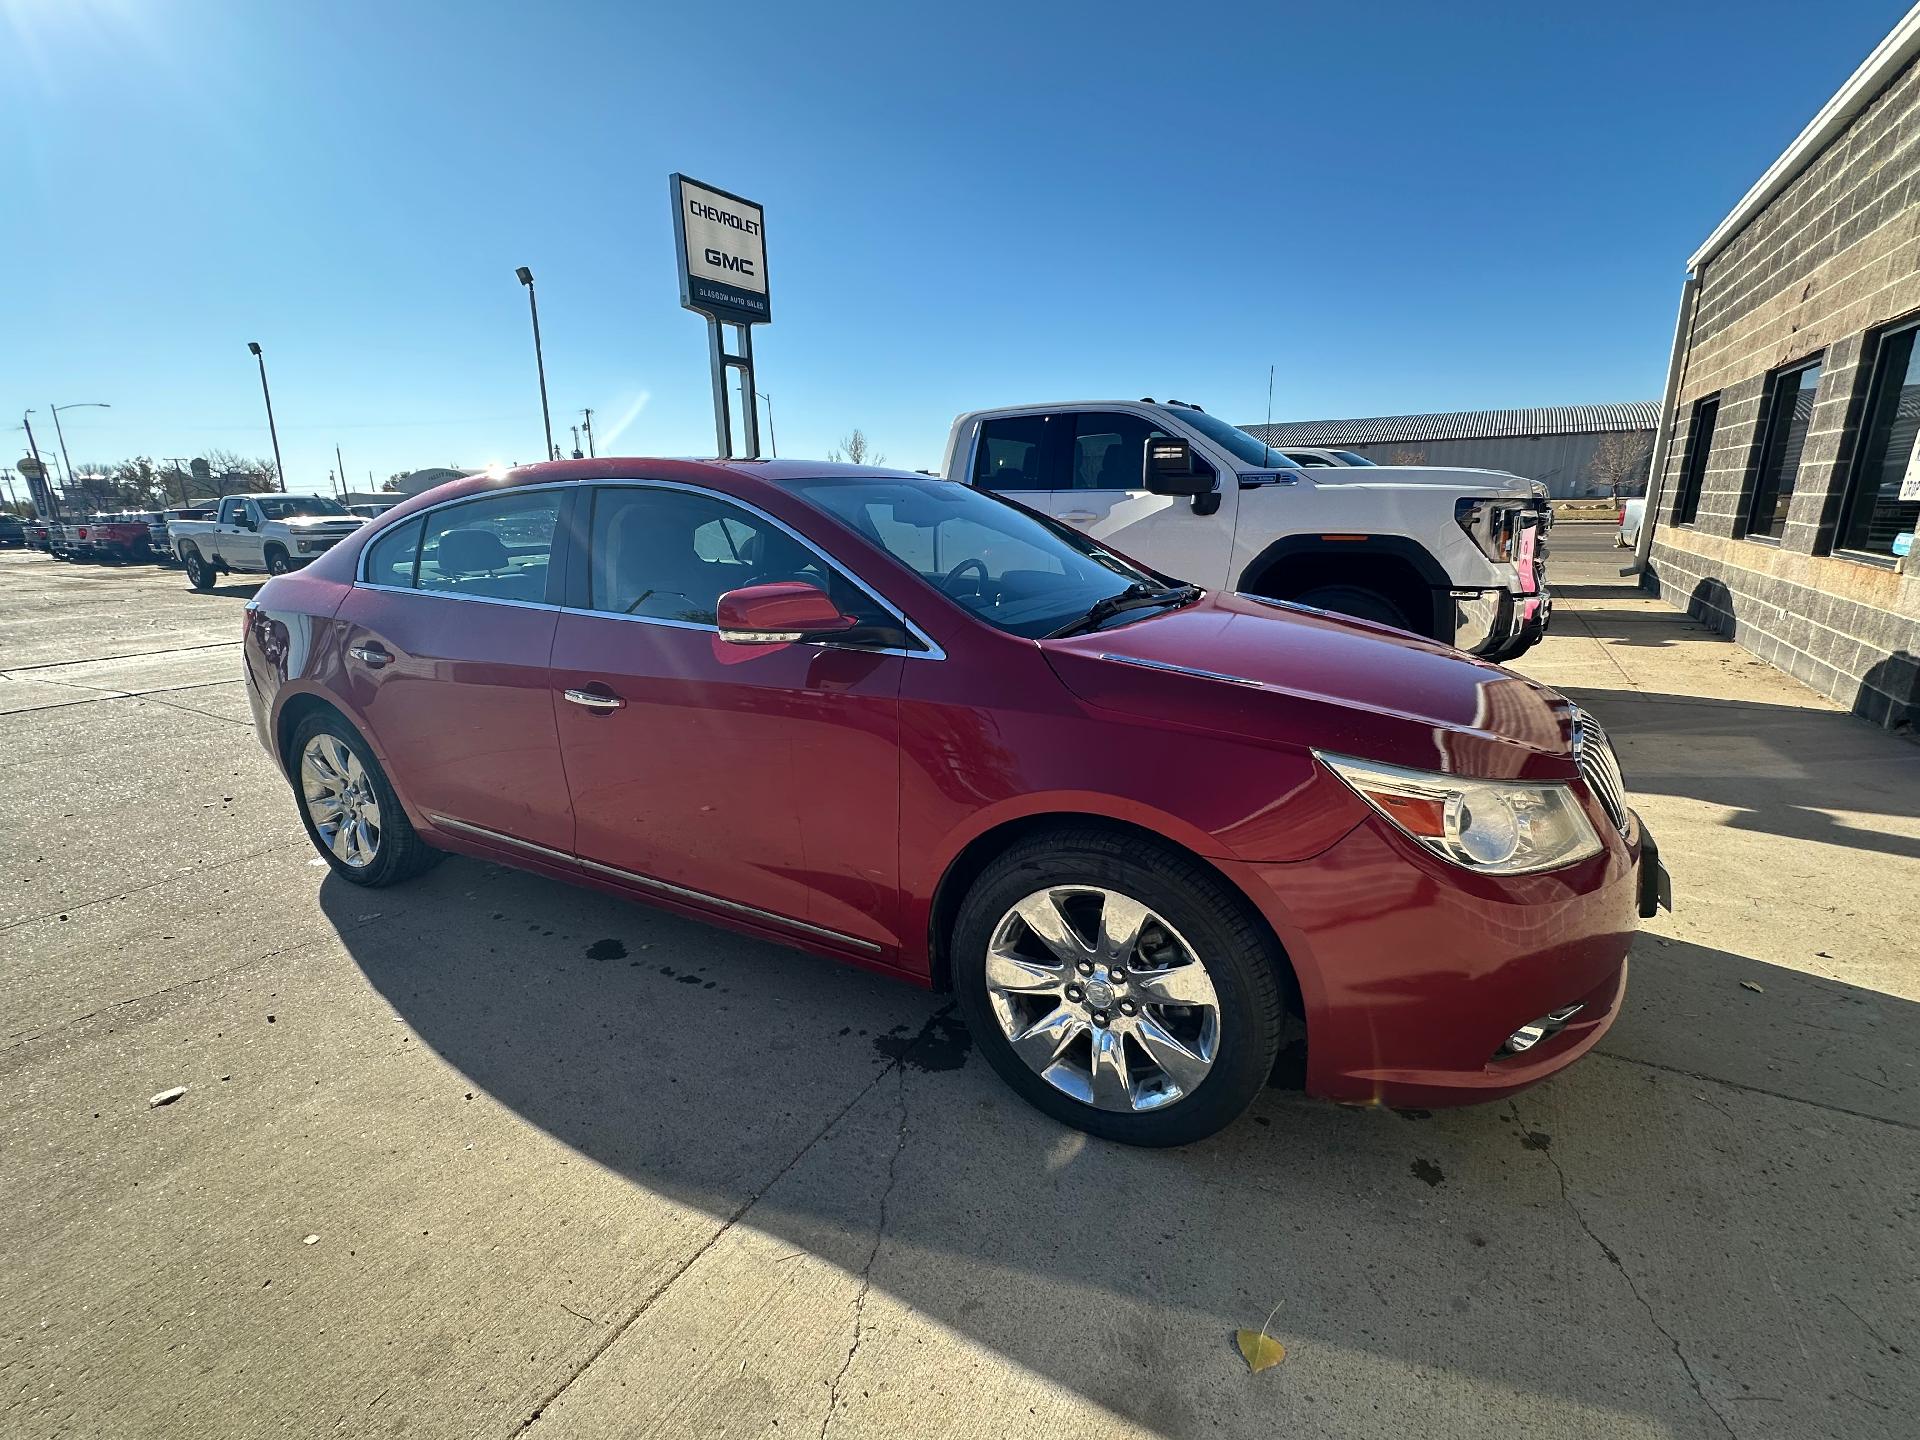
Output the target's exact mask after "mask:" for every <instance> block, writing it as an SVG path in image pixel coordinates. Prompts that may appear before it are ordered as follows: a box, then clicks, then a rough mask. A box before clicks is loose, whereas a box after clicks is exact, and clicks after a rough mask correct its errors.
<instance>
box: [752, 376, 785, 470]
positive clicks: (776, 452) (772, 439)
mask: <svg viewBox="0 0 1920 1440" xmlns="http://www.w3.org/2000/svg"><path fill="white" fill-rule="evenodd" d="M754 394H756V395H758V396H759V397H760V398H761V399H762V400H764V401H766V402H767V444H768V445H770V446H772V447H773V458H774V459H776V460H778V459H779V458H780V437H779V436H778V435H776V434H774V433H773V397H772V396H771V395H769V394H767V392H766V391H764V390H756V391H754Z"/></svg>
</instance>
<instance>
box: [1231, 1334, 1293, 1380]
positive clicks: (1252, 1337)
mask: <svg viewBox="0 0 1920 1440" xmlns="http://www.w3.org/2000/svg"><path fill="white" fill-rule="evenodd" d="M1233 1343H1234V1344H1236V1345H1238V1346H1239V1347H1240V1354H1241V1356H1242V1357H1243V1358H1244V1359H1245V1360H1246V1362H1247V1369H1249V1370H1251V1371H1252V1372H1253V1373H1254V1374H1255V1375H1258V1374H1259V1373H1260V1372H1261V1371H1262V1370H1271V1369H1272V1368H1273V1367H1274V1366H1275V1365H1278V1364H1279V1363H1280V1362H1281V1361H1282V1360H1284V1359H1286V1358H1287V1347H1286V1346H1284V1345H1282V1344H1281V1343H1280V1342H1279V1341H1278V1340H1276V1339H1274V1338H1273V1337H1272V1336H1271V1335H1269V1334H1267V1332H1266V1331H1264V1330H1236V1331H1234V1332H1233Z"/></svg>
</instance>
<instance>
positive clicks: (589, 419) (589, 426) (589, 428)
mask: <svg viewBox="0 0 1920 1440" xmlns="http://www.w3.org/2000/svg"><path fill="white" fill-rule="evenodd" d="M580 413H581V415H583V416H584V417H585V418H586V424H585V425H584V426H583V427H582V428H583V429H585V430H586V432H587V458H588V459H589V460H591V459H593V458H594V454H593V410H592V408H591V407H589V408H588V409H585V410H582V411H581V412H580Z"/></svg>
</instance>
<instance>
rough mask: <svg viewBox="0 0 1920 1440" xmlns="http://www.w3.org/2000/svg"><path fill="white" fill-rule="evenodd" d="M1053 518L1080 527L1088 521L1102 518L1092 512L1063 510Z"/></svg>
mask: <svg viewBox="0 0 1920 1440" xmlns="http://www.w3.org/2000/svg"><path fill="white" fill-rule="evenodd" d="M1053 518H1054V519H1056V520H1070V521H1072V522H1073V523H1074V524H1076V525H1080V524H1084V523H1085V522H1086V521H1088V520H1098V519H1099V518H1100V517H1099V516H1098V515H1096V514H1094V513H1093V511H1091V510H1062V511H1061V512H1060V513H1059V514H1057V515H1055V516H1054V517H1053Z"/></svg>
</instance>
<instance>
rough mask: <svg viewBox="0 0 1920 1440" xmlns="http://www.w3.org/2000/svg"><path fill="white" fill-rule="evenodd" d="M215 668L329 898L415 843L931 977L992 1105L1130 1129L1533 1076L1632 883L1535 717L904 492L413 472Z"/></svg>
mask: <svg viewBox="0 0 1920 1440" xmlns="http://www.w3.org/2000/svg"><path fill="white" fill-rule="evenodd" d="M245 649H246V677H247V691H248V696H249V699H250V701H251V703H252V706H253V711H254V717H255V720H256V722H257V724H258V727H259V732H260V738H261V740H262V742H263V743H264V744H265V745H266V747H267V749H268V751H269V752H270V753H271V754H272V755H273V757H274V759H275V760H276V761H277V762H278V763H279V764H280V766H281V768H282V769H283V770H284V772H285V773H286V775H287V777H288V779H289V781H290V782H291V783H292V786H293V790H294V796H295V800H296V802H297V804H298V807H299V812H300V818H301V820H302V822H303V823H304V824H305V826H306V828H307V832H308V834H309V835H310V836H311V837H312V839H313V842H314V844H315V845H316V846H317V847H318V849H319V851H320V854H321V855H322V856H324V857H325V858H326V860H327V861H328V863H329V864H330V865H331V866H332V867H333V869H334V871H335V873H337V874H338V875H340V876H341V877H342V878H343V879H345V880H348V881H350V882H352V883H354V884H357V885H391V884H393V883H395V882H397V881H399V880H403V879H406V878H407V877H408V876H410V875H414V874H416V873H418V872H419V871H421V870H423V869H424V868H426V867H427V866H428V865H430V864H431V863H433V862H434V861H435V860H437V859H438V858H439V857H440V855H441V853H442V852H444V851H459V852H462V853H465V854H469V855H473V856H478V857H483V858H485V859H488V860H494V861H499V862H502V863H506V864H511V865H518V866H522V867H525V868H527V869H530V870H534V871H538V872H540V873H542V874H546V875H551V876H555V877H558V878H562V879H567V880H572V881H576V882H578V883H581V884H587V885H594V886H598V887H600V888H602V889H606V890H610V891H613V892H615V893H618V894H622V895H627V896H631V897H634V898H636V899H642V900H647V901H651V902H653V903H655V904H659V905H662V906H665V907H667V908H670V909H673V910H677V911H681V912H684V913H686V914H689V915H694V916H698V917H701V918H703V919H706V920H710V921H713V922H715V923H717V924H722V925H729V926H732V927H735V928H737V929H740V930H743V931H746V932H748V933H751V934H754V935H758V936H761V937H763V938H767V939H773V940H778V941H784V942H786V943H788V944H791V945H794V946H797V947H800V948H802V949H807V950H813V951H818V952H819V953H821V954H825V955H831V956H834V957H836V958H838V959H842V960H846V961H850V962H852V963H854V964H858V965H864V966H867V967H869V968H872V969H876V970H882V971H886V972H888V973H890V974H897V975H900V976H903V977H905V978H907V979H909V980H912V981H915V982H917V983H919V984H922V985H927V986H933V987H938V988H942V989H951V990H952V991H954V992H955V993H956V995H957V997H958V999H959V1002H960V1004H961V1005H962V1007H963V1008H964V1011H965V1014H966V1016H967V1019H968V1022H969V1024H970V1026H971V1028H972V1030H973V1033H974V1036H975V1038H976V1040H977V1041H978V1043H979V1045H980V1047H981V1049H982V1051H983V1053H984V1054H985V1055H986V1056H987V1058H988V1059H989V1060H990V1061H991V1062H992V1064H993V1065H994V1067H995V1069H997V1070H998V1071H999V1073H1000V1074H1001V1075H1002V1076H1003V1077H1004V1078H1005V1079H1006V1081H1007V1082H1008V1083H1009V1084H1010V1085H1011V1086H1012V1087H1013V1088H1014V1089H1015V1090H1017V1091H1019V1092H1020V1094H1021V1095H1023V1096H1024V1097H1025V1098H1026V1099H1028V1100H1029V1101H1031V1102H1032V1103H1033V1104H1035V1105H1036V1106H1038V1107H1039V1108H1040V1109H1042V1110H1044V1111H1046V1112H1047V1113H1048V1114H1050V1115H1053V1116H1055V1117H1056V1118H1058V1119H1060V1120H1062V1121H1065V1122H1066V1123H1068V1124H1070V1125H1075V1126H1078V1127H1080V1128H1082V1129H1084V1130H1088V1131H1091V1132H1093V1133H1094V1134H1097V1135H1102V1136H1106V1137H1109V1138H1112V1139H1115V1140H1122V1141H1128V1142H1131V1143H1135V1144H1144V1145H1168V1144H1179V1143H1183V1142H1185V1141H1190V1140H1194V1139H1197V1138H1199V1137H1201V1136H1204V1135H1207V1134H1210V1133H1212V1132H1213V1131H1215V1130H1217V1129H1219V1128H1220V1127H1221V1126H1223V1125H1225V1124H1227V1123H1228V1122H1229V1121H1231V1120H1232V1119H1233V1118H1234V1117H1235V1116H1237V1115H1238V1114H1240V1112H1241V1111H1242V1110H1243V1109H1244V1108H1245V1107H1246V1106H1247V1104H1248V1103H1249V1102H1250V1101H1251V1100H1252V1099H1253V1097H1254V1095H1255V1094H1256V1093H1257V1091H1258V1090H1259V1088H1260V1087H1261V1086H1262V1085H1263V1084H1265V1083H1266V1082H1267V1080H1268V1078H1269V1076H1270V1074H1271V1073H1272V1072H1273V1070H1274V1068H1275V1064H1276V1059H1277V1057H1278V1056H1279V1054H1280V1051H1281V1050H1282V1048H1283V1046H1285V1045H1288V1044H1290V1043H1292V1044H1297V1043H1299V1042H1301V1041H1304V1044H1305V1055H1306V1061H1305V1076H1306V1086H1307V1089H1308V1090H1309V1091H1310V1092H1312V1093H1314V1094H1318V1095H1323V1096H1327V1097H1330V1098H1332V1099H1336V1100H1341V1101H1349V1102H1362V1103H1366V1102H1380V1101H1384V1102H1387V1103H1392V1104H1407V1105H1433V1104H1447V1103H1461V1102H1467V1101H1475V1100H1488V1099H1493V1098H1496V1097H1498V1096H1502V1095H1506V1094H1509V1093H1511V1092H1513V1091H1515V1090H1518V1089H1520V1088H1522V1087H1523V1086H1526V1085H1530V1084H1532V1083H1534V1082H1535V1081H1538V1080H1540V1079H1542V1078H1543V1077H1545V1076H1547V1075H1550V1074H1552V1073H1553V1072H1555V1071H1557V1070H1559V1069H1561V1068H1562V1067H1564V1066H1566V1065H1567V1064H1569V1063H1571V1062H1572V1061H1573V1060H1575V1059H1577V1058H1578V1057H1579V1056H1580V1055H1582V1054H1583V1053H1585V1052H1586V1051H1587V1050H1588V1049H1590V1048H1591V1047H1592V1046H1593V1045H1594V1043H1595V1042H1596V1041H1598V1040H1599V1038H1600V1036H1601V1035H1602V1033H1604V1031H1605V1030H1606V1028H1607V1026H1608V1025H1609V1024H1610V1023H1611V1022H1612V1020H1613V1017H1614V1015H1615V1013H1616V1012H1617V1009H1618V1006H1619V1002H1620V997H1621V994H1622V991H1623V988H1624V986H1625V983H1626V954H1627V949H1628V945H1629V943H1630V942H1631V940H1632V938H1633V934H1634V930H1635V926H1636V918H1635V917H1636V913H1650V909H1649V907H1650V906H1651V904H1652V903H1653V901H1654V899H1655V897H1656V896H1657V894H1658V891H1659V888H1660V885H1661V883H1662V881H1663V879H1664V876H1663V872H1662V871H1661V870H1660V867H1659V863H1658V860H1657V858H1656V857H1655V856H1654V855H1653V853H1652V846H1651V842H1650V841H1649V840H1648V839H1646V837H1645V835H1644V831H1643V830H1642V829H1641V827H1640V825H1639V822H1638V820H1637V819H1636V818H1635V816H1634V815H1633V813H1632V812H1631V811H1630V810H1629V809H1628V808H1627V807H1626V804H1625V800H1624V797H1623V793H1622V790H1621V785H1620V779H1619V770H1618V767H1617V766H1616V764H1615V762H1614V758H1613V753H1612V750H1611V748H1610V747H1609V745H1608V743H1607V740H1606V738H1605V736H1604V735H1602V734H1601V732H1600V731H1599V729H1598V728H1597V727H1596V726H1595V725H1594V724H1593V722H1592V720H1591V719H1589V718H1588V717H1587V716H1586V715H1584V714H1583V713H1582V712H1581V711H1579V710H1578V709H1577V708H1576V707H1574V706H1573V705H1572V704H1570V703H1569V702H1568V701H1566V700H1565V699H1563V698H1561V697H1560V696H1559V695H1556V694H1554V693H1553V692H1552V691H1550V690H1547V689H1544V688H1543V687H1541V686H1539V685H1536V684H1534V683H1533V682H1532V681H1529V680H1526V679H1523V678H1522V677H1520V676H1518V675H1514V674H1512V673H1510V672H1508V671H1505V670H1502V669H1499V668H1497V667H1495V666H1492V665H1488V664H1484V663H1481V662H1479V661H1476V660H1473V659H1471V658H1469V657H1467V656H1465V655H1463V654H1460V653H1459V652H1456V651H1454V650H1451V649H1448V648H1446V647H1444V646H1441V645H1437V644H1433V643H1429V642H1427V641H1424V640H1418V639H1415V638H1412V637H1409V636H1407V635H1404V634H1402V633H1400V632H1398V631H1394V630H1390V629H1387V628H1385V627H1382V626H1379V625H1374V624H1370V623H1367V622H1364V621H1356V620H1350V619H1344V618H1341V617H1339V616H1334V615H1329V614H1323V613H1320V612H1317V611H1312V610H1306V609H1302V608H1299V607H1296V606H1290V605H1285V604H1278V603H1274V602H1270V601H1264V600H1258V599H1253V598H1250V597H1246V596H1241V595H1234V594H1209V593H1203V592H1202V591H1200V590H1199V589H1197V588H1195V587H1193V586H1188V585H1181V584H1178V583H1175V582H1173V581H1171V580H1169V579H1168V578H1167V577H1165V576H1161V575H1157V574H1155V573H1153V572H1151V571H1149V570H1147V569H1145V568H1143V567H1142V566H1140V565H1138V564H1136V563H1134V562H1133V561H1131V560H1129V559H1127V558H1126V557H1125V556H1122V555H1118V554H1116V553H1114V552H1112V551H1110V550H1107V549H1105V548H1103V547H1101V546H1099V545H1097V544H1094V543H1093V542H1091V541H1089V540H1087V539H1086V538H1085V537H1083V536H1081V535H1078V534H1076V533H1074V532H1073V531H1071V530H1068V529H1066V528H1065V527H1062V526H1059V525H1057V524H1055V523H1054V522H1052V521H1050V520H1047V519H1044V518H1042V517H1039V516H1036V515H1034V514H1032V513H1031V512H1029V511H1027V510H1024V509H1022V508H1020V507H1018V506H1015V505H1012V504H1010V503H1008V502H1006V501H1004V500H1001V499H999V498H996V497H995V496H992V495H990V494H986V493H983V492H980V491H977V490H974V489H971V488H969V487H966V486H961V485H952V484H947V483H945V482H942V481H936V480H927V479H924V478H921V477H919V476H914V475H902V474H895V473H891V472H887V471H879V470H871V469H859V468H855V467H850V466H832V465H824V464H815V463H800V462H793V461H725V462H695V461H673V460H597V461H580V462H572V463H561V464H554V465H536V466H532V467H529V468H527V469H523V470H517V471H514V472H512V473H510V474H507V475H505V476H495V477H486V476H476V477H473V478H471V479H467V480H460V481H456V482H454V483H452V484H450V485H446V486H442V487H440V488H439V489H437V490H434V491H432V492H430V493H428V494H426V495H423V496H420V497H417V498H416V499H413V500H411V501H408V502H407V503H406V504H404V505H401V506H400V507H398V508H397V509H395V510H393V511H391V512H390V513H389V514H387V515H385V516H383V517H382V518H381V519H379V520H377V521H375V522H373V523H372V524H370V525H368V526H366V527H364V528H363V529H362V530H360V531H358V532H357V533H356V534H354V535H353V536H351V537H349V538H348V539H347V540H345V541H343V542H342V543H341V544H340V545H339V546H337V547H336V548H334V549H333V550H331V551H329V552H328V553H327V554H325V555H323V556H321V557H320V558H319V559H318V560H316V561H315V562H314V563H313V564H312V565H311V566H309V567H308V568H307V569H305V570H303V571H301V572H299V573H297V574H293V575H286V576H281V577H278V578H276V579H273V580H271V581H269V582H268V583H267V585H266V586H265V588H264V589H262V590H261V592H260V593H259V595H258V597H257V598H256V599H255V600H254V601H253V602H252V603H251V604H250V606H249V616H248V623H247V629H246V647H245Z"/></svg>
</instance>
